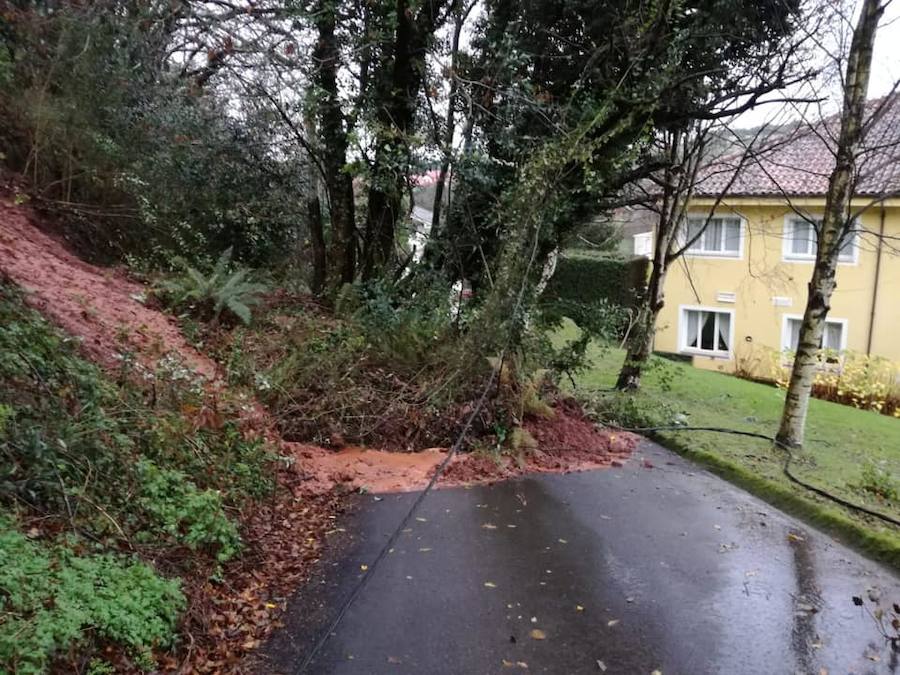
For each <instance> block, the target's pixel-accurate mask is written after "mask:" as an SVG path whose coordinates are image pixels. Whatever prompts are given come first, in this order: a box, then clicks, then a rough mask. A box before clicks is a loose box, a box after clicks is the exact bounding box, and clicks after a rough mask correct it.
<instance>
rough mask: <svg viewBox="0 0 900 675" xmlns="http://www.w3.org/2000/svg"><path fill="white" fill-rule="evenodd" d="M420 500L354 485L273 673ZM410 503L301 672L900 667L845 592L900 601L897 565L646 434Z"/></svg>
mask: <svg viewBox="0 0 900 675" xmlns="http://www.w3.org/2000/svg"><path fill="white" fill-rule="evenodd" d="M642 458H648V459H649V460H650V461H651V462H652V464H653V468H652V469H648V468H644V467H643V466H642V462H641V459H642ZM414 498H415V495H413V494H405V495H383V496H382V497H381V499H380V500H379V501H376V498H375V497H373V496H371V495H368V496H363V497H361V498H360V503H359V508H358V509H357V511H356V513H355V515H354V516H353V517H352V518H351V519H350V522H349V523H347V524H345V526H346V527H347V528H348V533H347V535H346V536H345V539H346V546H345V547H344V548H343V550H342V551H341V554H340V557H339V561H338V562H334V563H331V564H329V565H326V568H327V569H326V571H325V573H324V575H323V577H322V579H321V580H320V581H319V583H318V584H315V585H313V586H312V587H308V588H306V589H303V591H302V592H301V593H300V594H299V596H298V598H297V600H296V601H295V602H294V603H293V604H292V606H291V607H290V611H289V615H288V617H287V619H286V627H285V629H283V630H282V631H281V632H279V633H278V634H276V636H275V638H274V639H273V641H272V643H271V644H270V645H269V648H268V650H267V658H268V660H267V661H266V662H264V664H263V666H262V668H261V671H262V672H285V673H292V672H298V671H297V669H298V667H299V665H300V663H301V662H302V660H303V657H304V656H305V654H306V653H308V650H309V649H310V647H311V645H312V643H313V642H314V641H315V639H316V637H317V636H319V635H321V632H322V630H323V628H324V626H326V625H327V623H328V621H329V620H330V619H331V618H332V617H333V615H334V612H335V611H336V609H337V608H338V606H339V604H340V602H341V601H342V600H343V599H344V598H345V597H346V596H347V594H348V593H349V592H350V590H351V589H352V587H353V585H354V584H355V583H356V582H357V581H358V580H359V578H360V576H361V575H362V574H363V572H362V570H361V566H362V565H367V564H370V563H371V562H372V560H373V559H374V558H375V556H376V555H377V553H378V550H379V549H380V547H381V546H382V545H383V543H384V542H385V541H386V540H387V538H388V536H389V535H390V532H391V530H392V529H393V528H394V527H396V524H397V523H398V522H399V520H400V519H401V518H402V516H403V513H404V512H405V510H406V509H407V508H408V506H409V504H410V503H411V501H412V500H413V499H414ZM416 515H417V518H416V519H414V520H413V521H412V522H411V523H410V526H409V529H408V531H405V532H404V533H403V534H402V535H401V537H400V539H399V541H398V542H397V545H396V546H395V548H394V550H393V552H392V553H390V554H389V555H388V556H387V557H386V558H385V559H384V561H383V562H382V564H381V565H380V566H379V567H378V568H377V570H376V571H375V572H374V574H373V576H372V578H371V579H370V581H369V583H368V585H367V587H366V588H365V590H364V591H363V593H362V594H361V595H360V597H359V598H358V599H357V601H356V602H355V603H354V605H353V606H352V607H351V609H350V610H349V612H348V613H347V615H346V617H345V619H344V620H343V622H342V623H341V625H340V626H339V628H338V629H337V631H336V632H335V634H334V635H332V637H331V638H330V640H329V641H328V642H327V643H326V646H325V648H324V649H323V650H322V651H321V652H320V654H319V656H318V657H317V658H316V660H315V661H314V663H313V665H312V667H311V669H310V670H309V671H308V672H311V673H334V674H344V673H346V674H359V675H374V674H378V673H392V674H393V673H417V674H418V673H422V674H429V675H432V674H433V675H436V674H443V673H447V674H470V673H471V674H482V673H484V674H489V673H523V674H526V673H560V674H566V673H592V674H596V673H603V672H605V673H610V674H620V673H624V674H628V675H631V674H640V673H645V674H647V675H649V674H650V673H653V672H654V671H659V672H660V673H662V674H663V675H675V674H684V675H702V674H705V673H729V674H730V673H734V674H737V673H760V674H765V675H771V674H780V673H789V674H793V673H804V674H814V675H821V674H822V673H828V674H829V675H834V674H835V673H895V672H900V654H896V653H893V652H892V650H891V648H890V646H889V644H888V643H887V642H886V641H885V640H884V639H883V637H881V635H880V634H879V632H878V628H877V626H876V623H875V621H874V619H873V618H872V617H871V616H869V615H867V614H866V613H865V611H864V609H863V608H860V607H857V606H855V605H854V604H853V602H852V598H853V596H855V595H856V596H863V597H867V594H868V592H869V589H874V591H873V592H874V593H877V594H878V595H879V596H880V599H881V603H882V605H885V606H889V605H890V603H892V602H900V579H898V578H897V577H895V576H893V575H892V574H891V573H890V572H888V571H886V570H885V569H884V568H882V567H880V566H878V565H876V564H875V563H872V562H870V561H867V560H865V559H863V558H862V557H860V556H859V555H857V554H855V553H854V552H852V551H850V550H848V549H846V548H845V547H843V546H841V545H839V544H837V543H835V542H834V541H833V540H831V539H830V538H828V537H827V536H825V535H823V534H820V533H818V532H816V531H815V530H812V529H811V528H809V527H807V526H805V525H802V524H800V523H798V522H797V521H796V520H794V519H792V518H790V517H788V516H786V515H784V514H782V513H781V512H779V511H777V510H776V509H774V508H772V507H770V506H769V505H767V504H765V503H764V502H761V501H760V500H758V499H756V498H754V497H752V496H749V495H747V494H746V493H744V492H743V491H741V490H739V489H737V488H735V487H733V486H731V485H729V484H728V483H725V482H723V481H722V480H720V479H718V478H716V477H715V476H712V475H711V474H709V473H707V472H705V471H703V470H701V469H699V468H697V467H696V466H694V465H692V464H690V463H689V462H686V461H685V460H683V459H681V458H679V457H677V456H676V455H674V454H672V453H670V452H668V451H666V450H665V449H663V448H661V447H659V446H656V445H653V444H651V443H649V442H648V443H644V444H642V445H641V446H640V447H639V449H638V450H637V451H636V452H635V454H634V456H633V458H632V459H631V460H630V461H629V462H628V463H627V464H626V466H625V467H624V468H620V469H611V470H608V471H595V472H587V473H580V474H570V475H565V476H554V475H544V476H533V477H529V478H526V479H523V480H519V481H512V482H507V483H502V484H498V485H495V486H489V487H473V488H468V489H446V490H437V491H435V492H433V493H432V494H430V495H429V496H428V497H427V498H426V500H425V502H424V503H423V505H422V508H421V510H420V511H419V512H418V513H417V514H416ZM866 604H867V606H871V607H872V608H873V609H874V605H872V603H871V602H870V601H869V600H868V599H867V600H866ZM534 629H537V630H539V631H541V632H540V633H536V634H535V635H538V636H539V637H540V636H543V637H544V639H534V637H532V635H531V631H532V630H534ZM526 665H527V669H526V667H525V666H526Z"/></svg>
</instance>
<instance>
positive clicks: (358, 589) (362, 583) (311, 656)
mask: <svg viewBox="0 0 900 675" xmlns="http://www.w3.org/2000/svg"><path fill="white" fill-rule="evenodd" d="M504 351H505V350H504ZM501 359H502V357H501ZM497 372H498V369H496V368H494V369H491V376H490V377H489V378H488V381H487V383H486V384H485V387H484V390H483V391H482V392H481V396H480V397H479V399H478V402H477V403H476V404H475V407H474V408H473V409H472V412H471V413H470V414H469V416H468V417H467V418H466V422H465V424H464V425H463V428H462V430H461V431H460V432H459V436H457V438H456V441H455V442H454V443H453V445H452V446H450V450H449V451H448V452H447V456H446V457H444V459H443V460H442V461H441V463H440V464H438V466H437V468H436V469H435V471H434V475H433V476H432V477H431V480H430V481H428V485H426V486H425V489H424V490H422V492H420V493H419V495H418V496H417V497H416V499H415V501H414V502H413V503H412V505H411V506H410V507H409V510H408V511H407V512H406V515H404V516H403V520H401V521H400V524H399V525H397V527H396V528H395V529H394V531H393V532H392V533H391V536H390V537H389V538H388V540H387V542H385V544H384V546H383V547H382V548H381V550H380V551H379V552H378V555H377V556H376V557H375V560H373V561H372V564H371V565H369V568H368V569H367V570H366V571H365V573H364V574H363V577H362V579H360V580H359V583H358V584H357V585H356V586H355V587H354V589H353V591H352V592H351V593H350V595H348V596H347V599H346V600H344V602H343V604H342V605H341V608H340V610H339V611H338V613H337V614H336V615H335V617H334V619H333V620H332V622H331V623H330V624H329V625H328V628H327V629H326V630H325V632H324V633H322V636H321V637H320V638H319V640H318V642H316V644H315V645H314V646H313V648H312V649H311V650H310V652H309V653H308V654H307V655H306V658H305V659H303V662H302V663H301V664H300V667H299V668H298V669H297V670H296V671H294V672H295V673H296V674H297V675H301V674H302V673H305V672H306V670H307V668H309V666H310V665H312V662H313V661H314V660H315V658H316V657H317V656H318V655H319V652H321V651H322V648H323V647H324V646H325V643H326V642H328V639H329V638H330V637H331V636H332V634H333V633H334V631H335V629H336V628H337V627H338V624H340V623H341V621H342V620H343V618H344V616H345V615H346V614H347V612H348V610H349V609H350V606H351V605H352V604H353V603H354V601H355V600H356V598H358V597H359V594H360V593H362V591H363V589H364V588H365V587H366V584H367V583H368V582H369V579H370V578H371V577H372V575H374V574H375V570H376V569H377V568H378V564H379V563H380V562H381V561H382V560H383V559H384V557H385V556H386V555H387V553H388V551H390V550H391V549H392V548H393V547H394V544H395V543H396V542H397V538H398V537H399V536H400V533H401V532H402V531H403V530H404V529H405V528H406V525H407V523H409V521H410V519H411V518H412V517H413V514H414V513H415V512H416V510H417V509H418V508H419V505H420V504H421V503H422V501H423V500H424V499H425V497H426V496H428V493H429V492H431V489H432V488H433V487H434V484H435V483H437V481H438V478H440V477H441V474H442V473H443V472H444V469H445V468H446V467H447V464H449V463H450V460H451V459H453V456H454V455H455V454H456V453H457V452H458V451H459V449H460V448H461V447H462V444H463V441H464V440H465V438H466V435H467V434H468V433H469V429H470V428H471V427H472V423H473V422H474V421H475V418H476V417H477V416H478V414H479V413H480V412H481V409H482V408H483V407H484V403H485V401H486V400H487V397H488V393H489V392H490V390H491V387H492V386H493V384H494V380H495V379H496V377H497Z"/></svg>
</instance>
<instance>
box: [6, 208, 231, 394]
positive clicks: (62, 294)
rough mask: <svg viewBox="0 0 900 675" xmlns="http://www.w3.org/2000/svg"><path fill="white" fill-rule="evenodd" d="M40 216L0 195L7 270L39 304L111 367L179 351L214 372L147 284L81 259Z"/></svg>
mask: <svg viewBox="0 0 900 675" xmlns="http://www.w3.org/2000/svg"><path fill="white" fill-rule="evenodd" d="M37 217H38V216H37V215H36V214H35V213H33V212H32V211H31V210H30V209H28V208H25V207H23V206H17V205H15V204H13V203H12V202H10V201H9V200H8V199H6V198H3V197H0V273H2V274H3V275H5V276H6V277H8V278H9V279H10V280H11V281H13V282H14V283H15V284H16V285H18V286H20V287H21V288H22V289H23V290H24V291H25V292H26V296H25V297H26V302H27V303H28V304H29V305H30V306H31V307H33V308H35V309H37V310H38V311H40V312H41V313H42V314H44V315H45V316H46V317H47V318H49V319H50V320H52V321H53V322H54V323H56V324H57V325H59V327H60V328H62V329H63V330H65V331H66V332H67V333H69V334H70V335H74V336H77V337H79V338H81V339H82V348H83V350H84V353H85V354H86V355H87V356H88V357H89V358H91V359H92V360H94V361H97V362H98V363H100V364H102V365H104V366H107V367H114V366H116V365H117V363H118V355H120V354H122V353H123V352H125V351H130V352H133V353H134V354H135V355H136V356H137V357H138V358H139V359H141V361H142V362H143V363H144V365H146V366H152V365H153V363H154V362H155V360H156V359H158V358H159V357H160V356H162V355H163V354H166V353H172V352H174V353H176V354H178V355H180V356H181V358H182V359H183V360H184V362H185V363H186V364H187V365H189V366H191V367H192V368H194V369H195V370H197V371H198V372H199V373H201V374H203V375H205V376H206V377H210V378H211V377H213V376H214V374H215V371H216V367H215V364H214V363H213V362H212V361H211V360H210V359H208V358H206V357H205V356H203V355H202V354H200V353H199V352H197V350H195V349H193V348H192V347H191V346H190V345H189V344H188V343H187V341H186V340H185V339H184V336H183V335H182V334H181V332H180V331H179V330H178V326H176V325H175V322H174V321H173V320H172V319H170V318H169V317H167V316H166V315H165V314H162V313H161V312H158V311H155V310H153V309H151V308H149V307H145V306H144V305H143V304H141V302H139V301H138V300H137V299H136V298H140V297H144V296H146V294H147V288H146V287H145V286H142V285H141V284H138V283H135V282H133V281H130V280H129V279H127V278H126V277H125V275H124V274H123V273H122V272H121V271H119V270H113V269H102V268H99V267H95V266H94V265H90V264H88V263H86V262H84V261H82V260H81V259H79V258H77V257H76V256H75V255H73V254H72V253H70V252H69V251H67V250H66V248H65V247H64V246H63V245H62V243H60V242H59V241H58V240H56V239H54V238H53V237H51V236H49V235H47V234H45V233H44V232H42V231H41V230H39V229H38V228H37V227H36V226H35V224H34V221H35V219H36V218H37Z"/></svg>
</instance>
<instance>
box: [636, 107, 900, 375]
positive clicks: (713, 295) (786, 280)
mask: <svg viewBox="0 0 900 675" xmlns="http://www.w3.org/2000/svg"><path fill="white" fill-rule="evenodd" d="M875 103H878V102H873V103H870V106H871V105H874V104H875ZM895 103H896V105H895ZM888 105H889V107H890V108H891V110H890V111H889V112H890V113H893V114H887V115H884V116H883V117H882V118H881V119H880V120H879V122H878V124H877V125H876V127H873V132H874V133H870V135H869V138H870V142H871V143H872V144H875V143H879V144H881V145H880V147H885V146H886V145H887V143H885V139H886V138H888V137H892V139H893V140H894V141H895V143H896V142H900V98H897V99H896V100H894V101H889V103H888ZM826 123H827V122H826ZM824 137H825V134H818V133H815V134H813V133H807V134H800V135H799V136H798V138H797V139H795V140H793V141H791V142H790V143H788V144H785V145H784V146H783V147H782V148H780V149H779V150H777V151H776V152H774V153H772V154H771V155H767V156H766V157H765V159H761V160H759V161H757V162H756V163H755V164H754V165H753V166H749V167H746V168H745V169H743V170H742V174H741V176H740V177H739V178H738V180H736V181H734V183H733V184H732V185H731V186H729V188H728V190H727V191H724V192H725V194H724V197H723V198H722V199H721V201H719V202H718V204H717V202H716V198H715V197H714V196H713V194H716V195H718V194H720V192H721V191H719V192H717V191H716V188H717V187H718V186H716V185H715V184H713V185H706V186H704V189H703V190H701V191H698V193H699V194H700V196H699V197H697V198H695V199H694V200H693V201H692V202H691V203H690V209H689V217H688V223H687V227H686V228H684V229H686V230H687V233H686V234H685V235H684V240H685V241H689V240H690V239H692V238H693V237H692V236H691V232H692V228H693V227H700V226H701V225H702V223H704V222H706V219H707V218H708V217H709V215H710V213H713V214H714V217H713V218H711V219H710V220H709V225H708V227H707V229H706V231H705V232H703V234H702V235H701V236H700V237H699V239H697V241H696V242H695V243H694V244H693V245H692V246H691V248H690V249H689V250H688V251H687V252H686V253H685V255H684V257H683V258H681V259H680V260H676V261H675V262H674V263H673V265H672V266H671V267H670V271H669V275H668V278H667V280H666V283H665V304H664V307H663V309H662V311H661V313H660V316H659V322H658V328H657V333H656V336H655V344H654V349H655V351H657V352H670V353H677V354H682V355H686V356H688V357H690V358H691V359H692V361H693V363H694V365H696V366H698V367H701V368H708V369H715V370H721V371H725V372H734V371H735V370H739V371H741V372H743V373H744V374H747V375H751V376H755V377H761V378H767V377H771V376H772V372H773V371H772V366H773V363H774V362H776V361H777V360H778V359H779V357H778V353H779V352H782V353H783V352H789V351H792V350H793V349H795V348H796V343H797V331H798V329H799V320H800V319H801V317H802V315H803V311H804V308H805V305H806V297H807V283H808V281H809V279H810V275H811V272H812V260H813V258H814V256H815V250H816V249H815V247H816V241H815V238H816V235H815V229H814V227H813V223H814V222H815V220H816V217H817V216H818V217H821V214H822V212H823V208H824V205H825V190H826V188H827V182H828V175H829V173H830V164H831V163H833V161H834V160H833V158H832V154H831V152H830V150H829V148H828V147H827V146H826V145H825V141H823V138H824ZM870 166H871V167H872V168H871V170H870V171H869V172H865V171H861V172H860V175H859V177H858V180H857V189H856V194H857V195H858V196H857V197H856V198H855V199H854V201H853V209H852V211H853V213H854V214H855V220H854V233H853V238H852V241H848V242H847V243H846V244H845V246H844V249H843V250H842V254H841V258H840V262H839V265H838V271H837V288H836V290H835V292H834V295H833V296H832V300H831V311H830V312H829V314H828V324H827V326H826V331H825V336H824V338H823V347H825V348H828V349H834V350H839V351H842V350H852V351H854V352H859V353H862V354H871V355H873V356H881V357H886V358H888V359H890V360H892V361H895V362H900V198H896V197H895V198H888V199H885V198H884V195H885V194H894V195H897V194H898V191H897V181H898V178H900V161H894V162H884V161H882V162H875V163H872V164H870ZM713 206H715V209H713ZM696 231H697V230H694V232H696Z"/></svg>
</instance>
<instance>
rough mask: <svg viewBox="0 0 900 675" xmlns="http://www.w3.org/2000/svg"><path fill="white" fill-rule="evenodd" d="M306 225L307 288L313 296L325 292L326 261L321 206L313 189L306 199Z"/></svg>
mask: <svg viewBox="0 0 900 675" xmlns="http://www.w3.org/2000/svg"><path fill="white" fill-rule="evenodd" d="M306 225H307V228H308V231H309V244H310V248H311V249H312V277H311V278H310V281H309V287H310V290H311V291H312V292H313V294H314V295H320V294H321V293H322V292H323V291H324V290H325V280H326V278H327V273H328V270H327V265H328V261H327V257H326V251H325V232H324V230H323V229H322V205H321V203H320V202H319V195H318V194H317V193H316V190H315V187H313V189H312V190H310V192H309V193H308V195H307V198H306Z"/></svg>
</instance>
